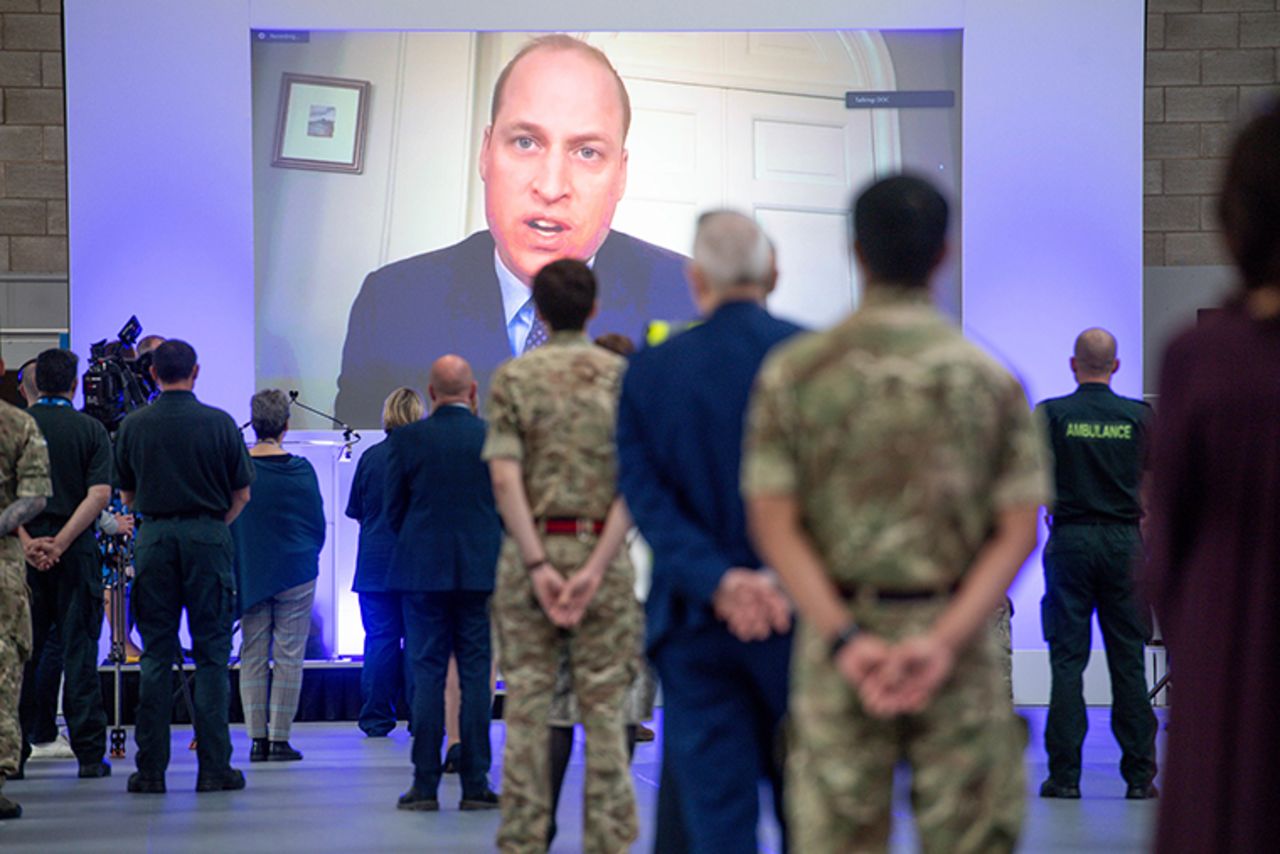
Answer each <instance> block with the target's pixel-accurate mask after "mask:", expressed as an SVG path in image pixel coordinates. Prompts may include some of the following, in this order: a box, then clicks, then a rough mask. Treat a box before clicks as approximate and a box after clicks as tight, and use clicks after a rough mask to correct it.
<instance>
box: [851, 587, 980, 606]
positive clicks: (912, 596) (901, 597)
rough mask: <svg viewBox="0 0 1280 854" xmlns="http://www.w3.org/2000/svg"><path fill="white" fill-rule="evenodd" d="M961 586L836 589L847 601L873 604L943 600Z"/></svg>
mask: <svg viewBox="0 0 1280 854" xmlns="http://www.w3.org/2000/svg"><path fill="white" fill-rule="evenodd" d="M959 587H960V585H959V584H953V585H951V586H950V587H946V588H942V589H938V588H934V589H932V590H895V589H891V588H883V587H876V586H874V585H871V584H839V583H837V584H836V589H837V590H839V591H840V595H841V596H843V597H844V598H845V599H846V600H855V599H862V598H864V597H865V598H867V599H870V600H871V601H873V602H924V601H927V600H929V599H941V598H943V597H945V596H950V595H951V594H953V593H955V592H956V590H957V589H959Z"/></svg>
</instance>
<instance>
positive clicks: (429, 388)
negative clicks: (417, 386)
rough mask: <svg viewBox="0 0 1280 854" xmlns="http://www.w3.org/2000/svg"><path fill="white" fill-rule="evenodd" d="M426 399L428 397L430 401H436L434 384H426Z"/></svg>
mask: <svg viewBox="0 0 1280 854" xmlns="http://www.w3.org/2000/svg"><path fill="white" fill-rule="evenodd" d="M427 399H428V400H430V401H431V402H432V403H435V402H436V387H435V386H433V385H428V386H427Z"/></svg>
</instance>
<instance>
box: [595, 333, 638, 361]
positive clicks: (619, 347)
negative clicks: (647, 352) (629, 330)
mask: <svg viewBox="0 0 1280 854" xmlns="http://www.w3.org/2000/svg"><path fill="white" fill-rule="evenodd" d="M595 343H596V346H597V347H603V348H604V349H606V350H608V351H609V352H610V353H617V354H618V355H619V356H630V355H631V354H633V353H635V351H636V342H634V341H632V340H631V339H630V338H628V337H627V336H626V335H623V334H622V333H621V332H606V333H605V334H603V335H601V336H600V337H599V338H597V339H596V342H595Z"/></svg>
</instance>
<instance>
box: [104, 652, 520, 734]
mask: <svg viewBox="0 0 1280 854" xmlns="http://www.w3.org/2000/svg"><path fill="white" fill-rule="evenodd" d="M361 663H362V662H361V659H359V658H335V659H330V660H309V661H304V662H303V664H302V694H301V698H300V700H299V702H298V715H297V717H296V718H295V720H297V721H299V722H305V723H312V722H319V721H330V722H332V721H354V720H356V719H357V718H359V716H360V667H361ZM139 670H140V666H139V665H138V664H125V665H122V666H121V668H120V685H121V688H120V696H121V713H122V714H121V717H122V718H123V719H124V723H125V724H126V725H132V724H133V722H134V711H135V710H136V709H137V706H138V676H139ZM183 671H184V673H185V674H186V676H187V677H188V679H189V678H190V677H191V675H192V674H193V673H194V671H195V665H194V664H192V663H191V662H190V661H187V662H186V663H185V664H184V665H183ZM230 671H231V720H232V722H234V723H243V722H244V711H243V709H242V708H241V706H240V663H239V662H238V661H237V662H233V663H232V664H231V667H230ZM98 674H99V678H100V679H101V681H102V698H103V702H104V703H105V705H106V708H107V718H108V719H111V716H112V703H113V698H114V696H115V694H114V692H115V667H114V665H108V664H103V665H102V666H100V667H99V668H98ZM173 678H174V682H173V690H174V696H175V701H174V704H173V720H174V722H175V723H182V724H189V723H190V722H191V716H190V715H189V714H188V712H187V707H186V704H185V703H184V702H183V700H182V696H181V694H180V693H179V692H180V691H181V685H180V684H179V682H178V673H177V668H176V667H175V668H174V677H173ZM189 687H190V688H191V689H192V690H194V688H195V685H194V683H190V685H189ZM502 694H503V692H502V685H501V683H499V685H498V690H497V691H496V692H495V695H494V717H495V718H499V717H501V716H502Z"/></svg>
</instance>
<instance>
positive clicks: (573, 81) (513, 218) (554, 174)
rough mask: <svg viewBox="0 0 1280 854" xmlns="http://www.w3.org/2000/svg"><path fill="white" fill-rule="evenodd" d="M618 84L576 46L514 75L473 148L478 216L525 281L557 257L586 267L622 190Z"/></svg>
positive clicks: (547, 53)
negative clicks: (481, 213)
mask: <svg viewBox="0 0 1280 854" xmlns="http://www.w3.org/2000/svg"><path fill="white" fill-rule="evenodd" d="M622 145H623V129H622V103H621V100H620V99H619V96H618V84H617V82H616V81H615V80H614V78H613V75H612V74H610V73H609V70H608V69H607V68H605V67H604V66H603V65H601V64H600V63H599V62H597V61H595V60H593V59H591V58H590V57H589V56H586V55H584V54H583V53H580V52H578V51H574V50H555V49H544V50H535V51H534V52H532V53H529V54H527V55H525V56H524V57H523V58H521V60H520V61H519V62H518V63H517V64H516V65H515V67H513V68H512V69H511V73H510V75H509V76H508V77H507V82H506V87H505V89H504V90H503V93H502V98H501V101H500V103H499V107H498V114H497V115H496V116H495V117H494V122H493V124H492V125H491V126H490V127H489V128H488V129H487V130H486V131H485V134H484V145H483V147H482V148H481V150H480V177H481V179H482V180H483V181H484V210H485V218H486V219H487V220H488V222H489V231H490V232H491V233H492V234H493V239H494V241H495V242H496V243H497V246H498V256H499V257H500V258H501V259H502V262H503V263H504V264H506V265H507V268H508V269H510V270H511V272H513V273H515V274H516V275H517V276H519V277H520V279H521V280H522V281H523V282H524V283H525V284H529V283H530V282H531V281H533V277H534V275H535V274H536V273H537V272H538V270H540V269H542V267H543V266H544V265H546V264H548V263H550V262H552V261H555V260H558V259H560V258H576V259H578V260H580V261H586V260H587V259H589V258H591V256H593V255H595V253H596V250H597V249H599V248H600V244H601V243H603V242H604V239H605V236H606V235H607V234H608V233H609V224H610V223H611V222H612V221H613V211H614V208H616V207H617V205H618V200H619V199H620V198H622V192H623V190H624V189H625V188H626V185H627V152H626V150H625V149H623V147H622Z"/></svg>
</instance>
